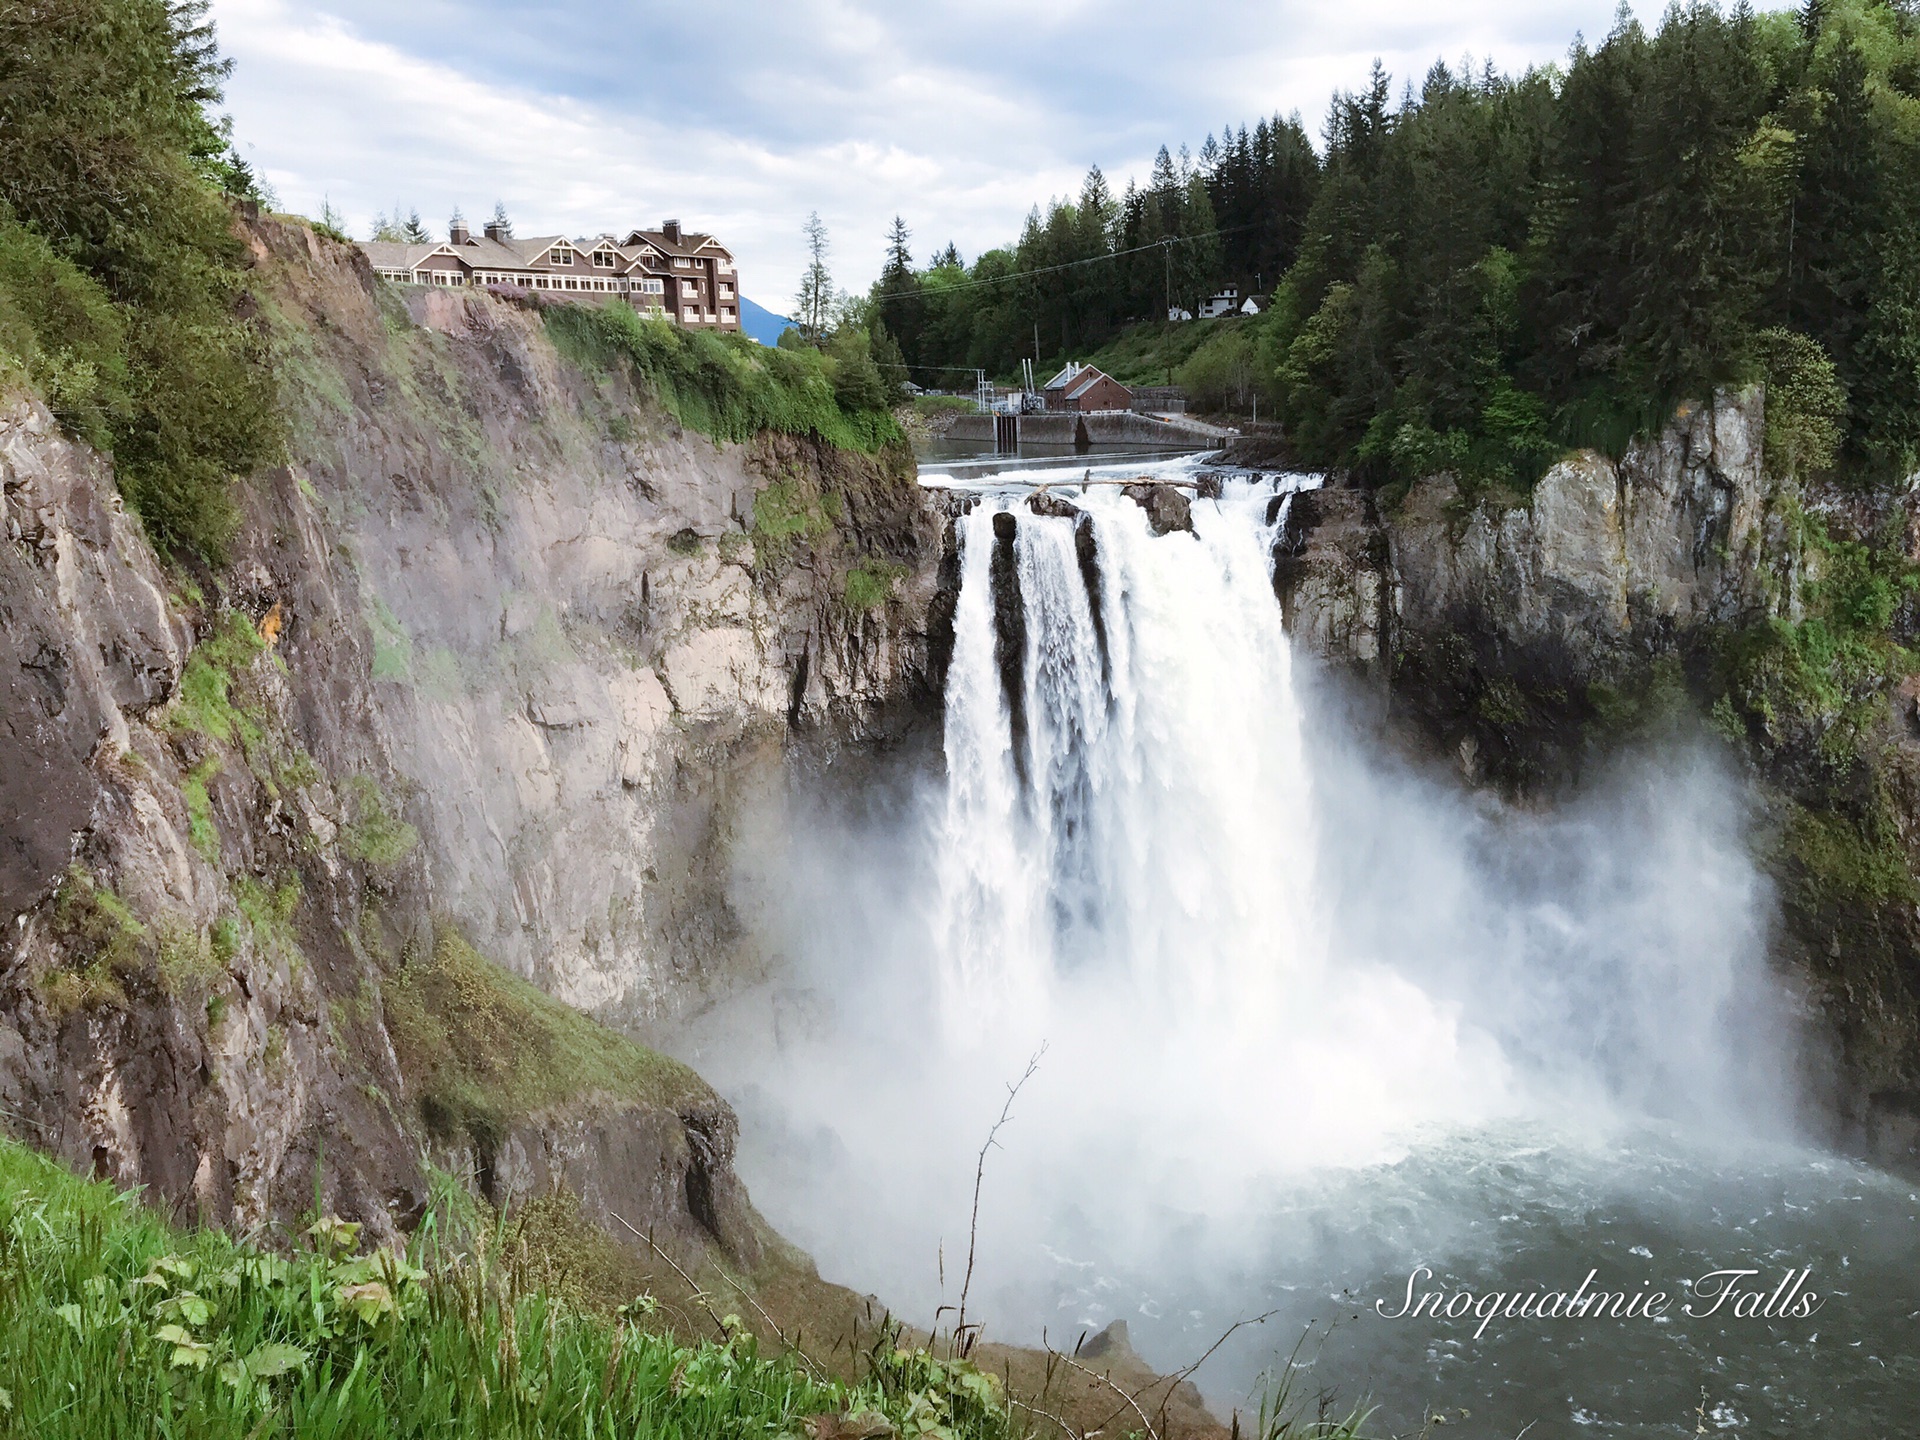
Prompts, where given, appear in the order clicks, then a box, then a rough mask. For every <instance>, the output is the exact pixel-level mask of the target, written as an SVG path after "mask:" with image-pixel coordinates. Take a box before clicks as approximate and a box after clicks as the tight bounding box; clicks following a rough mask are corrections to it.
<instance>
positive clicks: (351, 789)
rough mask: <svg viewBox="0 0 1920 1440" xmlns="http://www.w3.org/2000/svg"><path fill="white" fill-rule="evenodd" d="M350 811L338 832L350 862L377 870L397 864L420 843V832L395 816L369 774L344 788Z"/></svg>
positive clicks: (353, 779)
mask: <svg viewBox="0 0 1920 1440" xmlns="http://www.w3.org/2000/svg"><path fill="white" fill-rule="evenodd" d="M344 789H345V791H346V799H347V802H348V805H349V807H350V811H351V817H352V818H351V819H349V820H348V822H347V826H346V829H345V830H344V831H343V832H342V833H341V836H340V843H341V848H342V849H344V850H345V851H346V852H347V856H348V858H349V859H352V860H358V861H360V862H361V863H362V864H365V865H371V866H373V867H374V868H375V869H377V870H385V869H390V868H391V867H393V866H395V865H398V864H399V863H400V862H401V861H402V860H404V859H405V858H406V857H407V856H408V855H409V854H411V853H412V852H413V848H414V847H415V846H416V845H418V844H419V843H420V832H419V831H417V830H415V829H414V828H413V826H411V825H409V824H408V823H407V822H406V821H404V820H402V819H401V818H400V817H399V816H397V815H395V814H394V813H393V811H392V809H391V808H390V807H389V806H388V804H387V799H386V796H384V795H383V794H381V792H380V786H379V784H378V783H377V782H376V781H375V780H374V779H373V778H372V777H371V776H369V775H355V776H354V777H353V778H352V779H350V780H348V781H347V783H346V785H345V787H344Z"/></svg>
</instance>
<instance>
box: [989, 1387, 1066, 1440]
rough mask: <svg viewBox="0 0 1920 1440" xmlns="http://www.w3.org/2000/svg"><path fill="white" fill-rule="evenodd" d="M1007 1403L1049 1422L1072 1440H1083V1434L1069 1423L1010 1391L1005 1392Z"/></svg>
mask: <svg viewBox="0 0 1920 1440" xmlns="http://www.w3.org/2000/svg"><path fill="white" fill-rule="evenodd" d="M1007 1403H1008V1404H1009V1405H1012V1406H1015V1407H1017V1408H1019V1409H1021V1410H1024V1411H1026V1412H1027V1413H1028V1414H1029V1415H1038V1416H1039V1417H1040V1418H1041V1419H1042V1420H1051V1421H1052V1422H1053V1423H1054V1424H1055V1425H1058V1426H1059V1427H1060V1430H1061V1433H1062V1434H1065V1435H1068V1436H1070V1437H1072V1440H1084V1435H1085V1432H1084V1431H1081V1430H1076V1429H1074V1428H1073V1425H1072V1423H1071V1422H1069V1421H1068V1420H1066V1419H1065V1418H1063V1417H1062V1416H1059V1415H1056V1414H1054V1413H1053V1412H1052V1411H1051V1410H1042V1409H1041V1408H1040V1407H1039V1406H1038V1405H1029V1404H1028V1403H1027V1402H1026V1401H1024V1400H1022V1399H1021V1398H1020V1397H1019V1396H1018V1395H1016V1394H1014V1393H1013V1392H1012V1391H1011V1390H1009V1391H1008V1392H1007Z"/></svg>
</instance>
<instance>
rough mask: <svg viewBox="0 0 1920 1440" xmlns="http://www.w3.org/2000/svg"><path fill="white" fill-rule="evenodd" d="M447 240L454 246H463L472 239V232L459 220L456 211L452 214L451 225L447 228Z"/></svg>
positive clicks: (464, 222) (463, 221) (465, 223)
mask: <svg viewBox="0 0 1920 1440" xmlns="http://www.w3.org/2000/svg"><path fill="white" fill-rule="evenodd" d="M447 238H448V239H449V240H451V241H452V242H453V243H454V244H456V245H464V244H466V243H467V241H468V240H470V239H472V238H473V232H472V231H470V230H468V229H467V222H466V221H465V220H463V219H461V218H460V215H459V212H458V211H456V212H455V213H454V217H453V223H452V224H451V225H449V226H448V227H447Z"/></svg>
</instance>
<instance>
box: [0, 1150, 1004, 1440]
mask: <svg viewBox="0 0 1920 1440" xmlns="http://www.w3.org/2000/svg"><path fill="white" fill-rule="evenodd" d="M454 1200H455V1197H451V1196H449V1195H447V1194H445V1193H443V1194H442V1195H441V1196H440V1203H439V1204H437V1205H436V1207H435V1209H434V1211H433V1213H432V1215H431V1217H430V1218H429V1219H428V1220H427V1221H426V1222H425V1223H423V1224H422V1226H421V1227H420V1229H419V1230H418V1231H416V1232H415V1235H414V1236H413V1240H412V1243H411V1244H410V1246H409V1247H408V1249H407V1252H406V1253H405V1254H397V1253H394V1252H389V1251H378V1250H375V1251H370V1252H369V1253H364V1254H362V1253H356V1252H358V1251H359V1249H360V1237H359V1235H358V1227H357V1226H353V1225H348V1224H343V1223H341V1222H340V1221H337V1220H331V1219H321V1220H318V1221H316V1222H315V1223H314V1224H313V1225H312V1226H311V1227H310V1228H309V1229H308V1230H306V1231H305V1232H304V1233H303V1234H301V1235H300V1236H297V1237H293V1239H292V1243H291V1245H286V1244H285V1243H284V1242H283V1243H282V1246H281V1248H280V1249H278V1250H277V1251H276V1250H269V1249H266V1248H262V1247H256V1246H254V1245H247V1244H242V1243H238V1242H236V1241H235V1240H233V1239H231V1238H229V1237H227V1236H225V1235H223V1234H220V1233H217V1232H210V1231H197V1232H192V1233H187V1232H182V1231H179V1230H175V1229H173V1228H171V1227H169V1226H168V1225H167V1224H165V1223H164V1222H163V1221H162V1220H161V1219H160V1218H159V1217H158V1216H157V1215H155V1214H154V1213H153V1212H151V1211H149V1210H147V1209H145V1208H143V1207H142V1206H141V1205H140V1203H139V1202H138V1200H137V1198H136V1197H135V1196H133V1195H130V1194H122V1193H118V1192H116V1191H115V1190H114V1189H113V1188H112V1187H111V1186H108V1185H104V1184H99V1183H93V1182H86V1181H81V1180H78V1179H76V1178H75V1177H74V1176H72V1175H71V1174H69V1173H67V1172H66V1171H65V1170H63V1169H62V1168H61V1167H60V1166H58V1165H57V1164H55V1163H54V1162H52V1161H49V1160H47V1159H44V1158H42V1157H40V1156H38V1155H36V1154H34V1153H32V1152H30V1151H28V1150H26V1149H24V1148H23V1147H21V1146H19V1145H17V1144H15V1143H13V1142H11V1141H6V1140H0V1436H31V1437H33V1440H104V1437H119V1436H125V1437H134V1436H139V1437H149V1436H152V1437H164V1440H173V1437H179V1440H185V1437H194V1440H243V1437H244V1440H267V1437H279V1440H344V1437H349V1436H351V1437H356V1440H361V1437H364V1440H411V1437H416V1436H417V1437H421V1440H425V1437H429V1436H431V1437H435V1440H461V1437H481V1436H485V1437H489V1440H535V1437H539V1440H573V1437H579V1440H590V1437H614V1436H646V1437H649V1440H656V1437H657V1440H696V1437H708V1436H712V1437H746V1436H767V1437H775V1436H797V1435H800V1434H802V1433H804V1432H803V1426H804V1424H805V1422H806V1421H807V1419H808V1418H810V1417H812V1416H816V1415H831V1416H847V1415H853V1416H860V1415H862V1414H864V1413H872V1414H877V1415H880V1416H884V1417H885V1419H886V1421H887V1422H888V1424H889V1425H890V1426H891V1427H892V1429H893V1431H894V1432H895V1433H897V1434H899V1435H901V1436H903V1437H916V1440H918V1437H927V1440H933V1437H939V1440H1004V1437H1007V1436H1009V1435H1010V1433H1011V1429H1012V1427H1011V1425H1010V1423H1009V1420H1008V1413H1007V1410H1006V1407H1005V1402H1004V1400H1003V1398H1002V1396H1001V1393H1000V1389H999V1386H998V1384H997V1383H996V1382H995V1381H994V1380H993V1379H992V1378H991V1377H988V1376H984V1375H981V1374H980V1373H978V1372H977V1371H974V1370H973V1369H971V1368H970V1367H968V1366H965V1365H957V1364H954V1363H952V1362H947V1361H942V1360H938V1359H935V1358H934V1357H932V1356H930V1355H928V1354H926V1353H925V1352H924V1351H917V1350H895V1349H892V1348H890V1347H878V1348H876V1350H875V1351H874V1352H873V1354H872V1355H871V1356H869V1357H866V1364H865V1367H864V1368H865V1371H866V1374H865V1378H864V1379H863V1380H862V1381H861V1382H860V1383H858V1384H848V1383H843V1382H840V1381H834V1380H824V1379H821V1378H818V1377H816V1376H815V1375H814V1374H813V1373H811V1372H810V1371H809V1370H808V1369H807V1368H805V1367H804V1366H803V1364H802V1363H801V1362H799V1361H797V1360H794V1359H791V1358H788V1357H785V1356H779V1355H763V1354H762V1353H761V1351H760V1348H759V1345H758V1343H757V1342H756V1341H755V1339H754V1338H753V1337H752V1335H751V1334H749V1333H748V1331H747V1330H746V1327H744V1326H743V1325H740V1324H739V1323H738V1322H737V1321H733V1320H732V1319H731V1317H723V1318H725V1319H727V1320H728V1321H729V1323H728V1324H727V1325H726V1327H725V1330H726V1334H725V1338H724V1339H717V1340H711V1341H706V1342H703V1343H698V1344H685V1343H681V1342H678V1341H675V1340H674V1339H671V1338H669V1337H667V1336H664V1335H661V1334H659V1333H655V1332H654V1330H653V1329H651V1328H649V1327H648V1326H647V1325H646V1323H645V1322H646V1320H647V1318H648V1317H649V1316H650V1315H651V1314H652V1313H653V1311H654V1310H655V1308H656V1307H655V1304H654V1301H653V1300H652V1298H651V1297H650V1296H645V1295H636V1296H632V1297H631V1298H630V1301H629V1303H628V1304H626V1305H625V1306H623V1307H621V1309H620V1310H619V1311H616V1312H614V1313H605V1312H601V1311H597V1310H595V1309H593V1308H590V1307H587V1306H582V1305H577V1304H574V1303H571V1302H569V1301H568V1300H566V1299H563V1298H560V1297H558V1296H556V1295H555V1294H554V1293H552V1292H550V1291H548V1290H547V1289H546V1288H544V1287H542V1286H540V1285H538V1284H537V1283H534V1282H537V1280H538V1278H539V1276H538V1272H537V1268H535V1267H533V1266H530V1265H529V1261H528V1254H529V1247H528V1246H527V1245H526V1244H525V1243H515V1242H516V1240H517V1239H520V1240H523V1239H524V1237H517V1236H516V1234H515V1232H514V1230H513V1228H512V1226H511V1222H508V1221H502V1222H496V1223H495V1224H494V1225H493V1226H492V1227H490V1228H489V1227H487V1226H485V1225H484V1224H483V1225H481V1226H480V1227H478V1228H477V1229H474V1228H470V1227H469V1226H467V1225H463V1224H462V1223H461V1221H460V1216H461V1215H462V1213H463V1211H464V1212H465V1213H468V1214H470V1213H471V1208H472V1207H471V1205H470V1204H469V1205H467V1206H464V1207H463V1206H461V1205H459V1204H457V1203H454Z"/></svg>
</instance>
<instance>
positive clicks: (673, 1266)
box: [607, 1211, 827, 1383]
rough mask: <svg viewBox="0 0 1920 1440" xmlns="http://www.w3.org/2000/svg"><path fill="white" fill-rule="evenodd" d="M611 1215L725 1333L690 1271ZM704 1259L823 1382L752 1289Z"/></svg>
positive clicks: (648, 1237) (621, 1218) (647, 1236)
mask: <svg viewBox="0 0 1920 1440" xmlns="http://www.w3.org/2000/svg"><path fill="white" fill-rule="evenodd" d="M607 1213H608V1214H610V1215H612V1214H613V1212H612V1211H608V1212H607ZM613 1218H614V1219H616V1220H618V1221H619V1222H620V1223H621V1224H622V1225H625V1226H626V1228H627V1230H628V1232H629V1233H631V1234H632V1235H633V1236H635V1237H636V1238H637V1239H640V1240H644V1241H646V1242H647V1248H648V1249H649V1250H651V1251H652V1252H653V1253H654V1254H655V1255H657V1256H659V1257H660V1258H661V1259H662V1260H664V1261H666V1262H667V1268H668V1269H670V1270H672V1271H673V1273H674V1274H676V1275H678V1276H679V1277H680V1279H681V1282H682V1283H683V1284H685V1285H686V1287H687V1289H689V1290H691V1291H692V1292H693V1301H694V1303H695V1304H696V1305H698V1306H699V1307H700V1308H701V1309H702V1310H704V1311H706V1312H707V1318H708V1319H709V1320H711V1321H713V1323H714V1325H715V1326H716V1327H718V1329H719V1331H720V1333H721V1334H722V1335H726V1334H728V1333H729V1331H728V1330H727V1325H726V1322H725V1321H724V1320H722V1319H721V1318H720V1317H719V1316H718V1315H717V1314H715V1313H714V1309H713V1306H712V1305H711V1304H710V1303H709V1302H708V1300H707V1292H706V1291H704V1290H702V1289H701V1288H700V1286H699V1285H698V1284H697V1283H695V1281H694V1278H693V1277H692V1276H691V1275H689V1274H687V1272H686V1271H684V1270H682V1269H681V1268H680V1266H679V1265H678V1264H677V1263H675V1261H674V1258H673V1257H672V1256H671V1255H669V1254H667V1252H666V1251H664V1250H662V1249H661V1248H660V1247H659V1245H657V1244H656V1243H655V1242H654V1238H653V1233H652V1232H651V1231H649V1232H647V1233H646V1234H644V1235H643V1234H641V1232H640V1231H638V1230H635V1229H634V1228H633V1226H632V1224H630V1223H629V1222H628V1220H627V1218H626V1216H624V1215H613ZM708 1263H709V1264H711V1265H713V1268H714V1269H715V1270H718V1271H719V1272H720V1278H721V1279H722V1280H725V1281H726V1282H727V1283H728V1284H729V1285H731V1286H732V1287H733V1288H734V1289H735V1290H737V1291H739V1292H740V1294H741V1296H742V1297H743V1298H744V1299H745V1300H746V1302H747V1304H749V1305H751V1306H752V1307H753V1308H754V1310H755V1311H756V1312H757V1313H758V1314H759V1316H760V1318H761V1319H762V1320H764V1321H766V1322H767V1325H768V1327H769V1328H770V1329H771V1330H772V1331H773V1333H774V1335H775V1337H776V1338H777V1339H778V1340H779V1341H780V1344H781V1345H782V1346H784V1347H785V1349H786V1350H787V1351H788V1353H790V1354H792V1355H794V1356H797V1357H798V1358H799V1361H800V1363H801V1364H802V1365H805V1366H806V1367H807V1369H808V1370H809V1371H810V1372H811V1373H812V1375H813V1378H814V1379H816V1380H819V1381H821V1382H823V1383H824V1382H825V1380H826V1378H827V1377H826V1375H825V1374H824V1373H823V1372H822V1371H821V1369H820V1367H819V1366H818V1365H816V1364H814V1363H813V1360H812V1359H811V1358H810V1357H809V1356H808V1355H807V1353H806V1351H804V1350H802V1349H801V1348H800V1347H799V1346H798V1345H796V1344H795V1343H794V1342H793V1341H791V1340H789V1339H788V1338H787V1332H786V1331H784V1330H782V1329H781V1328H780V1325H779V1322H778V1321H776V1320H775V1319H774V1318H773V1316H771V1315H769V1314H768V1313H767V1311H766V1307H765V1306H763V1305H762V1304H761V1303H760V1302H759V1300H757V1299H755V1298H754V1295H753V1292H751V1291H750V1290H748V1289H747V1287H746V1286H745V1285H743V1284H741V1283H740V1282H739V1281H738V1280H736V1279H734V1278H733V1277H732V1276H731V1275H729V1274H727V1272H726V1269H725V1268H724V1267H723V1266H721V1265H720V1264H719V1263H717V1262H716V1261H714V1260H712V1258H711V1257H709V1259H708Z"/></svg>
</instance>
